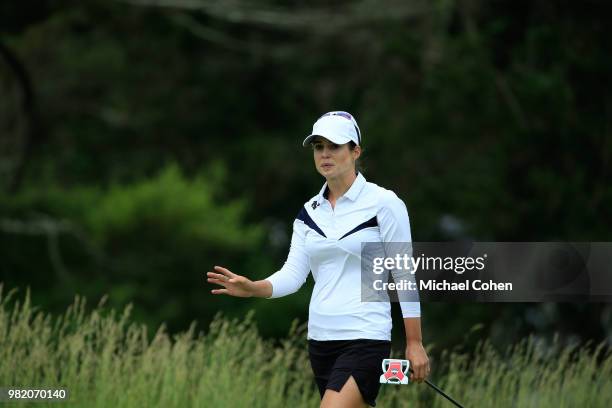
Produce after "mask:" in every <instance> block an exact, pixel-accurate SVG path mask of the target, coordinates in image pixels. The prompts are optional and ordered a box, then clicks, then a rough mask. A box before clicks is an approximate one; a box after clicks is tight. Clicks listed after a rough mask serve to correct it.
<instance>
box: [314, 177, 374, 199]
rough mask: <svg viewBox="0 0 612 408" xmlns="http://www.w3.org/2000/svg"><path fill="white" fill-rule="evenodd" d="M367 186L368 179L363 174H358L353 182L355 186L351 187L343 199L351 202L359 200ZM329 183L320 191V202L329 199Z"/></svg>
mask: <svg viewBox="0 0 612 408" xmlns="http://www.w3.org/2000/svg"><path fill="white" fill-rule="evenodd" d="M365 185H366V179H365V177H363V175H362V174H361V173H357V177H356V178H355V180H354V181H353V184H351V186H350V187H349V189H348V190H347V191H346V193H344V195H343V196H342V197H346V198H348V199H349V200H351V201H355V200H357V197H358V196H359V193H361V190H363V187H364V186H365ZM327 196H328V194H327V181H326V182H325V184H323V187H322V188H321V191H319V200H322V199H327Z"/></svg>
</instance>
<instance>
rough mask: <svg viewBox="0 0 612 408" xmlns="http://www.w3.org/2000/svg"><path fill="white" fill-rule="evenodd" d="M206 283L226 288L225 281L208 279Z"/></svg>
mask: <svg viewBox="0 0 612 408" xmlns="http://www.w3.org/2000/svg"><path fill="white" fill-rule="evenodd" d="M208 283H214V284H216V285H221V286H223V287H224V288H226V287H227V286H226V284H227V281H222V280H220V279H214V278H208Z"/></svg>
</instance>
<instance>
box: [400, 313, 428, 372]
mask: <svg viewBox="0 0 612 408" xmlns="http://www.w3.org/2000/svg"><path fill="white" fill-rule="evenodd" d="M404 330H405V331H406V360H408V361H410V365H411V368H412V373H411V374H410V381H416V382H423V380H424V379H425V378H426V377H427V376H428V375H429V358H428V357H427V352H426V351H425V347H423V337H422V335H421V318H420V317H405V318H404Z"/></svg>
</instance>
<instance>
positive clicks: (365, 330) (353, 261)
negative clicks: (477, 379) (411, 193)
mask: <svg viewBox="0 0 612 408" xmlns="http://www.w3.org/2000/svg"><path fill="white" fill-rule="evenodd" d="M303 145H304V146H308V145H312V147H313V150H314V162H315V167H316V169H317V171H318V172H319V173H320V174H321V175H322V176H323V177H325V179H326V181H327V182H326V183H325V184H324V185H323V188H321V191H320V192H319V193H318V194H317V195H315V196H314V197H312V198H311V199H310V200H308V201H307V202H306V203H305V204H304V206H303V207H302V209H301V210H300V211H299V213H298V215H297V217H296V219H295V221H294V223H293V236H292V237H291V249H290V250H289V255H288V257H287V261H286V262H285V264H284V265H283V267H282V268H281V269H280V270H279V271H278V272H276V273H274V274H272V275H271V276H270V277H268V278H267V279H265V280H260V281H251V280H249V279H248V278H246V277H244V276H240V275H237V274H235V273H233V272H231V271H230V270H228V269H226V268H223V267H221V266H215V268H214V269H215V272H208V274H207V275H208V281H209V282H210V283H213V284H217V285H221V286H223V289H214V290H212V293H213V294H225V295H232V296H238V297H250V296H257V297H263V298H276V297H281V296H286V295H289V294H291V293H294V292H296V291H297V290H298V289H299V288H300V287H301V286H302V284H303V283H304V282H305V281H306V278H307V276H308V273H309V272H310V271H312V275H313V277H314V280H315V286H314V290H313V292H312V297H311V299H310V307H309V318H308V352H309V356H310V363H311V366H312V370H313V372H314V377H315V381H316V383H317V385H318V387H319V392H320V393H321V399H322V401H321V407H325V408H329V407H363V406H364V405H365V404H366V403H367V404H369V405H371V406H375V405H376V396H377V395H378V391H379V388H380V382H379V378H380V375H381V374H382V371H381V363H382V360H383V359H385V358H389V354H390V351H391V341H390V340H391V305H390V303H389V302H362V301H361V259H360V258H361V256H360V254H361V243H362V242H383V243H385V242H410V241H411V240H412V239H411V235H410V224H409V220H408V213H407V211H406V206H405V205H404V203H403V202H402V201H401V200H400V199H399V198H398V197H397V196H396V195H395V193H393V192H392V191H390V190H386V189H384V188H382V187H379V186H377V185H376V184H373V183H370V182H367V181H366V179H365V178H364V176H363V175H362V174H360V173H358V172H356V170H355V161H356V160H357V159H358V158H359V156H360V155H361V147H360V146H361V132H360V130H359V127H358V125H357V122H356V121H355V119H354V118H353V116H352V115H350V114H349V113H347V112H341V111H336V112H329V113H326V114H325V115H323V116H321V117H320V118H319V119H318V120H317V121H316V122H315V124H314V126H313V130H312V134H311V135H309V136H308V137H307V138H306V139H305V140H304V143H303ZM400 305H401V309H402V315H403V318H404V327H405V331H406V359H407V360H410V364H411V368H412V370H413V373H412V374H411V380H412V381H417V382H421V381H423V380H424V379H425V377H426V376H427V375H428V374H429V361H428V358H427V353H426V352H425V349H424V348H423V344H422V339H421V319H420V305H419V303H418V302H401V303H400Z"/></svg>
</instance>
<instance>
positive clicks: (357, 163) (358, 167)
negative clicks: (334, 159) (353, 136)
mask: <svg viewBox="0 0 612 408" xmlns="http://www.w3.org/2000/svg"><path fill="white" fill-rule="evenodd" d="M348 145H349V150H355V147H357V144H356V143H355V142H353V141H350V142H349V143H348ZM361 155H363V147H362V148H361ZM355 170H357V171H358V172H359V173H362V174H363V170H364V168H363V166H362V165H361V156H360V158H359V159H357V160H355Z"/></svg>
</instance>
